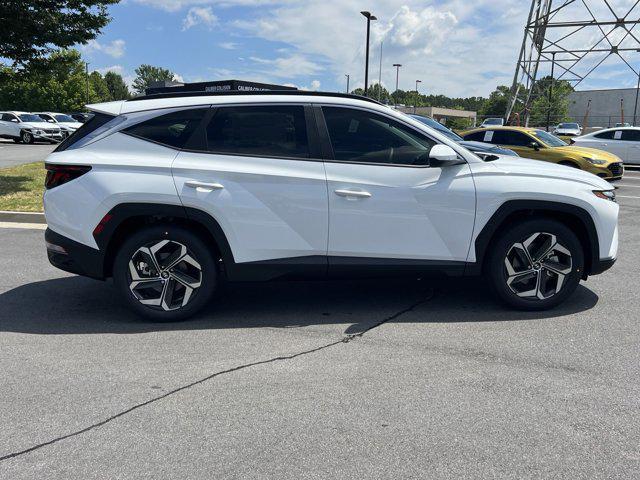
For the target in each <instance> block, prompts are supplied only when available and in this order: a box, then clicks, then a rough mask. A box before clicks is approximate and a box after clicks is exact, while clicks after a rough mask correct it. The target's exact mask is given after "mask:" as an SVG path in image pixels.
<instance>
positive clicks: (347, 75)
mask: <svg viewBox="0 0 640 480" xmlns="http://www.w3.org/2000/svg"><path fill="white" fill-rule="evenodd" d="M344 76H345V77H347V93H349V74H348V73H346V74H345V75H344Z"/></svg>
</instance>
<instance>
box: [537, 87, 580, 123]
mask: <svg viewBox="0 0 640 480" xmlns="http://www.w3.org/2000/svg"><path fill="white" fill-rule="evenodd" d="M551 81H552V79H551V77H550V76H546V77H542V78H541V79H540V80H538V81H537V82H536V87H535V89H534V90H533V92H534V93H535V98H534V100H533V102H532V103H531V113H530V117H529V124H530V125H536V126H546V124H547V115H548V114H549V116H550V123H551V124H552V125H553V124H556V123H560V122H563V121H565V120H568V119H569V118H568V115H569V95H570V94H571V92H573V87H572V86H571V84H570V83H569V82H567V81H566V80H554V81H553V89H552V92H551V103H549V89H550V88H551Z"/></svg>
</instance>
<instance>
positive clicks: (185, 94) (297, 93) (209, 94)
mask: <svg viewBox="0 0 640 480" xmlns="http://www.w3.org/2000/svg"><path fill="white" fill-rule="evenodd" d="M234 95H286V96H308V97H338V98H353V99H355V100H363V101H365V102H371V103H376V104H378V105H384V104H383V103H381V102H378V101H377V100H374V99H372V98H368V97H363V96H361V95H352V94H350V93H338V92H309V91H304V90H250V91H246V92H245V91H238V90H230V91H227V92H202V91H200V92H185V91H182V92H171V93H152V94H149V95H142V96H140V97H134V98H132V99H130V100H127V102H137V101H140V100H155V99H161V98H180V97H225V96H234Z"/></svg>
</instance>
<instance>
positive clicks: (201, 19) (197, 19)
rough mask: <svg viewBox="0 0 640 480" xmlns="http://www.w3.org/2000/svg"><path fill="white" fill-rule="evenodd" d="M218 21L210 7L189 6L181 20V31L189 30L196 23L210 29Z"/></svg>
mask: <svg viewBox="0 0 640 480" xmlns="http://www.w3.org/2000/svg"><path fill="white" fill-rule="evenodd" d="M217 23H218V17H216V16H215V15H214V13H213V10H212V9H211V7H191V8H190V9H189V11H188V12H187V16H186V17H185V18H184V20H182V31H185V30H189V29H190V28H192V27H195V26H196V25H204V26H206V27H208V28H209V29H211V27H213V26H214V25H216V24H217Z"/></svg>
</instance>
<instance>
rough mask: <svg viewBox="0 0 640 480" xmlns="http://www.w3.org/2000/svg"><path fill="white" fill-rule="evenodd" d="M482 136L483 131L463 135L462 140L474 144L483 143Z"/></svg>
mask: <svg viewBox="0 0 640 480" xmlns="http://www.w3.org/2000/svg"><path fill="white" fill-rule="evenodd" d="M484 134H485V131H484V130H481V131H479V132H473V133H469V134H468V135H465V136H464V139H465V140H472V141H474V142H484Z"/></svg>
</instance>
